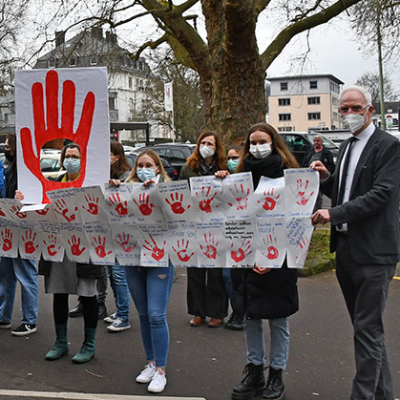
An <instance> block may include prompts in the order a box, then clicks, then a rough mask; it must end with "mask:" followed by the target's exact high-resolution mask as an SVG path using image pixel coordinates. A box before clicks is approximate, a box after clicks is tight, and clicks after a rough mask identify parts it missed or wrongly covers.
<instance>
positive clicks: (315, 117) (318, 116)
mask: <svg viewBox="0 0 400 400" xmlns="http://www.w3.org/2000/svg"><path fill="white" fill-rule="evenodd" d="M320 119H321V113H320V112H313V113H308V120H309V121H317V120H320Z"/></svg>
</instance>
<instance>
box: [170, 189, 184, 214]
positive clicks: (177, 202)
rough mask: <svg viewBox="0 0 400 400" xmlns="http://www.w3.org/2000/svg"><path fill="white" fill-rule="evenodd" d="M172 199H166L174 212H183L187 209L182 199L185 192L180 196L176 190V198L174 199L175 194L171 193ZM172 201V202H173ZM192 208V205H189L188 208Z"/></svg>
mask: <svg viewBox="0 0 400 400" xmlns="http://www.w3.org/2000/svg"><path fill="white" fill-rule="evenodd" d="M170 197H171V201H169V199H165V201H166V202H167V203H168V204H169V205H170V206H171V210H172V212H173V213H174V214H183V213H184V212H185V211H186V210H185V209H184V208H183V206H182V201H183V193H181V195H180V196H179V193H178V192H175V199H174V194H173V193H171V196H170ZM171 202H172V203H171ZM189 208H190V205H189V206H188V208H187V209H189Z"/></svg>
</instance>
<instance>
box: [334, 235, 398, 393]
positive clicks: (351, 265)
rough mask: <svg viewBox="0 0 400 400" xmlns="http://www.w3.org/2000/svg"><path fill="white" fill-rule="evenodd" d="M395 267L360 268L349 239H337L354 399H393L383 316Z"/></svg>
mask: <svg viewBox="0 0 400 400" xmlns="http://www.w3.org/2000/svg"><path fill="white" fill-rule="evenodd" d="M395 269H396V265H359V264H356V263H355V262H354V259H353V258H352V256H351V248H350V246H349V244H348V241H347V238H346V236H340V237H339V238H338V246H337V250H336V276H337V279H338V281H339V284H340V287H341V289H342V293H343V296H344V299H345V301H346V306H347V309H348V311H349V314H350V318H351V322H352V324H353V328H354V353H355V361H356V375H355V377H354V379H353V387H352V393H351V397H350V399H351V400H394V390H393V381H392V376H391V373H390V368H389V362H388V358H387V353H386V347H385V335H384V328H383V321H382V318H383V313H384V310H385V306H386V300H387V295H388V289H389V283H390V281H391V280H392V278H393V275H394V273H395Z"/></svg>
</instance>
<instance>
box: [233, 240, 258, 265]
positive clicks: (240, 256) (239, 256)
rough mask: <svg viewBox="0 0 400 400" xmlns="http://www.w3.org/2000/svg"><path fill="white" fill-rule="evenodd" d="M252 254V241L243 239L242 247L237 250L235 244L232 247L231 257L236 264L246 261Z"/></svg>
mask: <svg viewBox="0 0 400 400" xmlns="http://www.w3.org/2000/svg"><path fill="white" fill-rule="evenodd" d="M252 252H253V251H252V250H251V241H250V240H249V239H243V242H242V244H241V246H240V247H239V248H238V249H237V250H233V243H232V245H231V257H232V260H233V261H235V262H240V261H242V260H244V259H245V258H246V257H247V256H248V255H250V254H251V253H252Z"/></svg>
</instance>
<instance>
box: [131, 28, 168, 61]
mask: <svg viewBox="0 0 400 400" xmlns="http://www.w3.org/2000/svg"><path fill="white" fill-rule="evenodd" d="M166 41H167V35H166V34H164V35H163V36H161V37H160V38H159V39H158V40H155V41H149V42H146V43H143V44H142V45H141V46H140V47H139V49H138V50H137V51H136V52H135V54H134V55H133V56H132V58H133V59H134V60H137V59H138V58H139V57H140V54H142V52H143V51H144V50H146V49H147V48H150V49H152V50H154V49H156V48H157V47H158V46H159V45H160V44H162V43H165V42H166Z"/></svg>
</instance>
